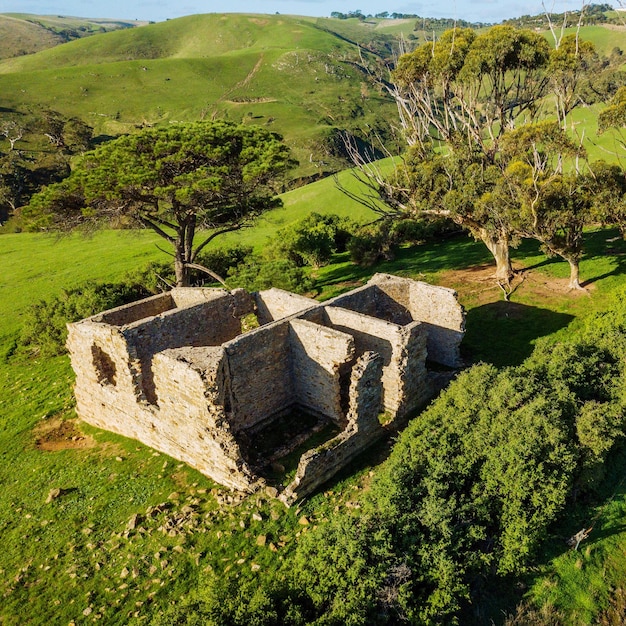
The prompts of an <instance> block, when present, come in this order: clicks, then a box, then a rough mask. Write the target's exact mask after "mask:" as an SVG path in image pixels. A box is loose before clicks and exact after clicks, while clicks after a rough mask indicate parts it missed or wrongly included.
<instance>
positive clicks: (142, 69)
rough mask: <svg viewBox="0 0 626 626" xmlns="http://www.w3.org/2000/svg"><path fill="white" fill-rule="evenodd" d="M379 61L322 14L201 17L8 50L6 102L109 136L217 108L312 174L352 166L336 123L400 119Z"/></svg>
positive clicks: (0, 69) (2, 80)
mask: <svg viewBox="0 0 626 626" xmlns="http://www.w3.org/2000/svg"><path fill="white" fill-rule="evenodd" d="M326 21H330V20H326ZM377 59H380V57H376V56H375V54H372V53H368V52H363V53H360V51H359V48H358V47H357V45H356V44H355V42H353V41H351V40H349V39H348V38H347V37H346V36H343V35H341V36H340V35H338V34H336V33H333V32H330V31H329V30H328V29H327V28H325V27H321V26H320V25H318V24H317V20H315V19H309V18H297V17H286V16H275V15H272V16H269V15H235V14H231V15H218V14H211V15H196V16H190V17H184V18H179V19H175V20H171V21H167V22H162V23H159V24H151V25H148V26H145V27H143V28H138V29H128V30H120V31H117V32H111V33H105V34H101V35H98V36H95V37H89V38H84V39H80V40H76V41H72V42H69V43H66V44H63V45H60V46H56V47H54V48H51V49H48V50H43V51H41V52H39V53H37V54H33V55H29V56H22V57H18V58H12V59H5V60H4V61H2V62H0V92H1V93H2V94H3V96H2V101H1V102H0V106H2V107H4V108H5V109H13V110H23V109H24V108H26V107H30V108H34V109H37V108H39V109H41V108H48V109H53V110H57V111H59V112H61V113H63V114H64V115H68V116H77V117H79V118H81V119H83V120H84V121H86V122H87V123H88V124H90V125H91V126H93V127H94V129H95V131H96V133H97V134H101V135H118V134H120V133H123V132H128V131H129V130H132V129H133V128H134V127H137V126H143V125H151V124H159V123H170V122H176V121H190V120H197V119H207V118H214V117H219V118H227V119H230V120H233V121H238V122H239V121H244V122H246V123H255V124H260V125H266V126H268V127H270V128H271V129H272V130H276V131H277V132H280V133H281V134H283V135H284V136H285V138H286V140H287V141H288V143H289V144H290V145H291V146H292V148H293V149H294V152H295V155H296V158H298V160H299V161H300V163H301V168H300V171H299V176H302V177H308V178H316V177H318V176H319V175H320V174H322V173H328V172H329V171H335V170H337V169H341V167H343V166H345V162H343V161H341V160H340V156H341V151H342V145H341V141H340V140H338V136H337V132H338V131H339V130H340V131H343V130H348V131H350V132H353V133H356V134H361V135H364V134H365V133H366V132H370V131H371V130H377V131H378V132H381V133H383V132H384V127H383V125H382V124H381V122H380V120H383V119H385V118H393V117H395V115H394V113H395V106H394V105H393V103H392V102H391V100H390V99H389V98H388V97H387V95H386V94H385V93H383V92H382V91H381V90H380V89H379V88H377V87H376V86H375V84H374V83H373V81H371V79H370V77H369V76H368V73H367V70H366V68H365V67H364V66H365V65H367V64H371V65H374V64H375V63H376V61H377Z"/></svg>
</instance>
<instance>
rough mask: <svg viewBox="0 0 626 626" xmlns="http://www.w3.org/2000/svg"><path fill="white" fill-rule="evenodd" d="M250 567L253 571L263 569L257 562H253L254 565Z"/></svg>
mask: <svg viewBox="0 0 626 626" xmlns="http://www.w3.org/2000/svg"><path fill="white" fill-rule="evenodd" d="M250 569H251V570H252V571H253V572H258V571H259V570H260V569H261V566H260V565H258V564H257V563H252V565H251V566H250Z"/></svg>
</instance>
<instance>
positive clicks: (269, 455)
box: [67, 274, 465, 504]
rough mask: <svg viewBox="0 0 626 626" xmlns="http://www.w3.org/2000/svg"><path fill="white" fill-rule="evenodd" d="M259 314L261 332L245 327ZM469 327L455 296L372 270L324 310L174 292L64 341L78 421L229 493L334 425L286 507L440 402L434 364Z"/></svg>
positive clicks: (307, 460) (274, 293)
mask: <svg viewBox="0 0 626 626" xmlns="http://www.w3.org/2000/svg"><path fill="white" fill-rule="evenodd" d="M251 314H253V315H255V316H256V319H257V320H258V323H259V327H258V328H255V329H254V330H250V331H248V332H244V333H242V319H244V318H247V316H250V315H251ZM464 323H465V322H464V312H463V309H462V307H461V306H460V305H459V304H458V302H457V299H456V293H455V292H454V291H452V290H450V289H445V288H442V287H435V286H432V285H428V284H426V283H422V282H418V281H414V280H410V279H406V278H398V277H394V276H389V275H385V274H376V275H375V276H374V277H373V278H372V279H371V280H370V281H369V282H368V283H367V285H365V286H364V287H361V288H358V289H354V290H353V291H350V292H348V293H346V294H343V295H341V296H338V297H336V298H334V299H332V300H329V301H327V302H325V303H323V304H321V303H319V302H317V301H315V300H312V299H309V298H305V297H302V296H297V295H295V294H291V293H288V292H285V291H281V290H278V289H270V290H268V291H262V292H259V293H253V294H249V293H247V292H245V291H243V290H241V289H237V290H234V291H231V292H228V291H225V290H222V289H196V288H182V289H173V290H172V291H171V292H169V293H165V294H161V295H158V296H154V297H152V298H147V299H145V300H142V301H139V302H136V303H133V304H130V305H127V306H123V307H119V308H117V309H112V310H110V311H106V312H104V313H100V314H99V315H95V316H93V317H90V318H88V319H86V320H82V321H80V322H77V323H74V324H70V325H69V337H68V342H67V345H68V349H69V352H70V355H71V359H72V367H73V368H74V371H75V373H76V385H75V394H76V400H77V411H78V414H79V416H80V417H81V418H82V419H84V420H85V421H87V422H89V423H91V424H94V425H95V426H98V427H101V428H104V429H107V430H111V431H114V432H117V433H120V434H122V435H126V436H128V437H132V438H135V439H138V440H139V441H142V442H143V443H145V444H147V445H149V446H151V447H153V448H155V449H157V450H160V451H162V452H165V453H166V454H169V455H171V456H172V457H174V458H176V459H180V460H182V461H184V462H186V463H188V464H189V465H191V466H193V467H195V468H197V469H198V470H199V471H201V472H202V473H204V474H206V475H207V476H209V477H211V478H212V479H214V480H216V481H217V482H219V483H221V484H223V485H226V486H228V487H230V488H233V489H238V490H243V491H254V490H255V489H257V488H259V487H260V486H262V485H264V484H266V482H267V480H268V476H269V475H270V472H269V468H270V467H271V466H273V467H276V463H277V461H279V460H280V458H281V457H283V456H285V455H286V454H287V453H289V452H291V451H293V450H294V449H295V448H297V447H298V445H300V444H302V443H303V442H304V441H306V439H307V437H308V436H310V435H311V434H312V433H313V432H320V431H321V432H330V430H333V432H334V434H330V435H329V436H328V438H327V440H326V441H325V442H324V443H323V444H322V445H319V446H317V447H314V448H312V449H310V450H308V451H306V452H305V453H304V454H303V455H302V457H301V458H300V462H299V464H298V467H297V469H296V473H295V477H294V478H293V480H291V482H289V484H287V485H286V486H284V487H283V486H282V485H278V487H279V491H280V497H281V499H283V501H285V502H286V503H288V504H289V503H292V502H294V501H295V500H297V499H299V498H301V497H302V496H304V495H306V494H308V493H310V492H311V491H312V490H314V489H315V488H316V487H318V486H319V485H320V484H322V483H323V482H325V481H326V480H328V479H329V478H330V477H332V476H333V475H334V474H335V473H336V472H337V471H338V470H340V469H341V468H342V467H344V466H345V465H346V464H347V463H348V462H349V461H350V460H351V459H352V458H354V457H355V456H356V455H357V454H358V453H359V452H361V451H363V450H364V449H365V448H366V447H367V446H368V445H370V444H371V443H373V442H374V441H375V440H376V439H378V438H380V437H381V436H383V435H384V434H385V432H386V429H389V428H397V427H398V426H399V425H400V424H401V423H402V421H403V420H404V419H406V417H407V416H408V414H409V413H410V412H411V411H413V410H414V409H416V408H417V407H419V406H420V405H423V404H424V403H425V402H426V401H427V400H428V399H429V398H430V397H431V395H432V393H433V392H432V389H431V385H430V380H429V371H428V366H427V364H428V363H430V362H433V363H439V364H442V365H445V366H448V367H451V368H456V367H459V366H460V365H461V360H460V355H459V345H460V342H461V339H462V337H463V332H464ZM307 416H308V417H307ZM285 420H286V422H285ZM285 423H287V424H289V430H290V432H289V434H287V433H286V432H285V433H283V432H282V431H281V430H280V428H282V426H281V425H283V424H285ZM329 425H331V426H334V429H331V428H330V426H329ZM324 429H326V430H324ZM272 435H274V439H276V435H277V438H278V439H279V440H280V442H279V444H276V443H275V442H274V443H273V444H272V445H271V446H270V447H269V448H267V446H266V447H264V448H263V449H261V450H259V446H260V445H261V444H260V443H259V442H261V441H266V440H272ZM283 435H284V436H283Z"/></svg>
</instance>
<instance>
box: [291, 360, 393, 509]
mask: <svg viewBox="0 0 626 626" xmlns="http://www.w3.org/2000/svg"><path fill="white" fill-rule="evenodd" d="M381 373H382V357H381V356H380V355H379V354H376V353H375V352H365V353H364V354H362V355H361V356H360V357H359V359H358V360H357V362H356V364H355V366H354V368H353V370H352V377H351V380H350V389H349V411H348V416H347V417H348V421H347V425H346V428H345V429H344V430H343V431H342V432H341V433H340V434H339V435H337V436H336V437H335V438H333V439H331V440H330V441H328V442H326V443H325V444H324V445H322V446H319V447H318V448H314V449H313V450H309V451H308V452H305V453H304V455H302V458H301V459H300V462H299V464H298V468H297V470H296V475H295V477H294V479H293V481H292V482H291V483H290V484H289V485H287V487H286V488H285V489H284V490H283V492H282V493H281V495H280V499H281V500H282V501H283V502H285V504H287V505H291V504H293V503H294V502H297V501H298V500H300V499H301V498H302V497H304V496H306V495H307V494H309V493H311V492H312V491H314V490H315V489H316V488H317V487H319V486H320V485H323V484H324V483H325V482H326V481H328V480H329V479H330V478H332V477H333V476H334V475H335V474H336V473H337V472H338V471H339V470H340V469H342V468H343V467H345V466H346V465H347V464H348V463H349V462H350V461H351V460H352V459H354V458H355V457H356V456H357V455H359V454H360V453H361V452H363V451H364V450H365V449H367V447H368V446H370V445H371V444H372V443H373V442H374V441H376V440H377V439H380V438H381V437H382V436H384V434H385V431H384V430H383V428H382V426H381V425H380V422H379V421H378V415H379V412H380V406H381V402H382V385H381V383H380V377H381Z"/></svg>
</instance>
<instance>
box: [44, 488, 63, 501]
mask: <svg viewBox="0 0 626 626" xmlns="http://www.w3.org/2000/svg"><path fill="white" fill-rule="evenodd" d="M62 494H63V491H62V490H61V489H59V488H56V489H50V491H49V492H48V497H47V498H46V504H50V502H52V501H53V500H56V499H57V498H58V497H59V496H60V495H62Z"/></svg>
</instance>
